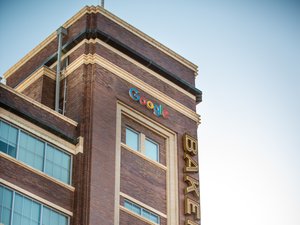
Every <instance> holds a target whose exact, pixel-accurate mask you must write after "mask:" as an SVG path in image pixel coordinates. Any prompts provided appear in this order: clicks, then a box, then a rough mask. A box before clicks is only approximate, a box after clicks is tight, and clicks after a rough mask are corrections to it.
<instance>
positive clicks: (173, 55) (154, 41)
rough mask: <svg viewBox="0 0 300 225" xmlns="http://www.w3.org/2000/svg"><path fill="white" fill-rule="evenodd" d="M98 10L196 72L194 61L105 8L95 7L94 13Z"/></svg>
mask: <svg viewBox="0 0 300 225" xmlns="http://www.w3.org/2000/svg"><path fill="white" fill-rule="evenodd" d="M98 12H99V13H101V14H102V15H104V16H106V17H107V18H109V19H111V20H112V21H114V22H115V23H117V24H118V25H120V26H122V27H124V28H125V29H126V30H128V31H130V32H131V33H133V34H134V35H136V36H138V37H139V38H141V39H143V40H144V41H146V42H148V43H149V44H151V45H152V46H153V47H155V48H157V49H159V50H161V51H162V52H164V53H165V54H167V55H168V56H171V57H172V58H173V59H175V60H177V61H178V62H180V63H181V64H183V65H185V66H186V67H188V68H190V69H191V70H193V71H194V72H195V74H197V71H198V67H197V65H195V64H194V63H192V62H190V61H188V60H187V59H185V58H184V57H182V56H181V55H179V54H177V53H176V52H174V51H173V50H171V49H170V48H168V47H166V46H165V45H163V44H161V43H159V42H158V41H156V40H155V39H153V38H151V37H150V36H148V35H147V34H145V33H144V32H142V31H140V30H138V29H137V28H135V27H133V26H132V25H130V24H128V23H127V22H125V21H124V20H122V19H120V18H119V17H117V16H115V15H114V14H112V13H111V12H109V11H107V10H105V9H104V8H103V7H97V8H96V10H95V13H98Z"/></svg>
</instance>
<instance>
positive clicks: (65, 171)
mask: <svg viewBox="0 0 300 225" xmlns="http://www.w3.org/2000/svg"><path fill="white" fill-rule="evenodd" d="M70 166H71V157H70V155H68V154H66V153H64V152H62V151H60V150H58V149H57V148H55V147H52V146H50V145H47V151H46V165H45V173H47V174H49V175H50V176H53V177H55V178H56V179H58V180H60V181H62V182H65V183H70Z"/></svg>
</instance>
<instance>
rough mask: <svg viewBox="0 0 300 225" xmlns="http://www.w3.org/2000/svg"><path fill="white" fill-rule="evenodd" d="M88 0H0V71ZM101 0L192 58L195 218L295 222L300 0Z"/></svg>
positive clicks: (249, 223) (232, 224)
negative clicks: (195, 69) (198, 214)
mask: <svg viewBox="0 0 300 225" xmlns="http://www.w3.org/2000/svg"><path fill="white" fill-rule="evenodd" d="M95 4H98V2H97V1H94V0H93V1H88V0H86V1H79V0H73V1H68V0H52V1H41V0H39V1H38V0H26V1H18V0H9V1H5V0H0V32H1V35H0V50H1V51H0V75H2V74H3V73H4V72H5V71H6V70H7V69H9V68H10V67H11V66H12V65H13V64H14V63H16V62H17V61H18V60H19V59H21V58H22V57H23V56H24V55H25V54H26V53H28V52H29V51H30V50H31V49H32V48H33V47H35V46H36V45H37V44H39V43H40V42H41V41H42V40H44V39H45V38H46V37H47V36H48V35H49V34H51V33H52V32H53V31H54V30H56V29H57V28H58V27H59V26H60V25H62V24H63V23H64V22H65V21H66V20H67V19H69V18H70V17H71V16H73V15H74V14H75V13H76V12H77V11H79V10H80V9H81V8H82V7H83V6H84V5H95ZM105 8H106V9H108V10H109V11H111V12H112V13H114V14H115V15H117V16H118V17H120V18H122V19H123V20H125V21H127V22H128V23H130V24H131V25H133V26H135V27H137V28H138V29H140V30H142V31H143V32H145V33H146V34H148V35H150V36H151V37H153V38H155V39H156V40H158V41H159V42H161V43H163V44H164V45H166V46H167V47H169V48H171V49H173V50H174V51H175V52H177V53H179V54H181V55H182V56H184V57H185V58H187V59H189V60H190V61H192V62H193V63H195V64H197V65H198V66H199V75H198V77H197V80H196V81H197V82H196V83H197V87H198V88H199V89H201V90H202V91H203V102H202V103H201V104H199V105H198V108H197V110H198V113H199V114H200V115H201V117H202V124H201V125H200V126H199V137H198V138H199V148H200V180H201V204H202V225H221V224H222V225H253V224H255V225H300V119H299V116H300V100H299V98H300V1H296V0H244V1H242V0H227V1H226V0H209V1H204V0H186V1H179V0H173V1H171V0H164V1H159V0H153V1H141V0H126V1H125V0H122V1H117V0H106V1H105Z"/></svg>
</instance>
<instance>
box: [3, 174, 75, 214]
mask: <svg viewBox="0 0 300 225" xmlns="http://www.w3.org/2000/svg"><path fill="white" fill-rule="evenodd" d="M0 183H2V184H4V185H5V186H7V187H9V188H11V189H14V190H15V191H18V192H20V193H22V194H24V195H26V196H28V197H30V198H32V199H34V200H36V201H39V202H41V203H43V204H45V205H48V206H50V207H52V208H54V209H56V210H58V211H60V212H62V213H65V214H67V215H68V216H73V213H72V212H71V211H69V210H67V209H65V208H62V207H61V206H58V205H56V204H54V203H52V202H50V201H48V200H46V199H44V198H41V197H39V196H37V195H35V194H33V193H31V192H29V191H26V190H25V189H23V188H21V187H19V186H17V185H15V184H12V183H10V182H8V181H6V180H3V179H2V178H0Z"/></svg>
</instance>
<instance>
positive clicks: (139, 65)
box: [50, 38, 196, 101]
mask: <svg viewBox="0 0 300 225" xmlns="http://www.w3.org/2000/svg"><path fill="white" fill-rule="evenodd" d="M91 43H92V44H100V45H102V46H103V47H105V48H107V49H108V50H110V51H112V52H114V53H116V54H118V55H119V56H121V57H122V58H124V59H126V60H127V61H129V62H131V63H133V64H134V65H136V66H138V67H139V68H141V69H143V70H144V71H146V72H147V73H150V74H151V75H153V76H155V77H156V78H158V79H160V80H161V81H163V82H165V83H166V84H168V85H170V86H172V87H173V88H175V89H176V90H178V91H180V92H181V93H183V94H185V95H187V96H188V97H190V98H191V99H193V100H194V101H196V97H195V95H193V94H191V93H189V92H188V91H186V90H185V89H183V88H181V87H179V86H178V85H176V84H174V83H173V82H171V81H169V80H168V79H166V78H164V77H163V76H161V75H160V74H158V73H156V72H154V71H153V70H150V69H149V68H147V67H146V66H144V65H142V64H140V63H139V62H137V61H136V60H134V59H132V58H130V57H128V56H127V55H125V54H124V53H122V52H120V51H119V50H117V49H115V48H113V47H111V46H110V45H108V44H106V43H105V42H103V41H101V40H100V39H98V38H96V39H89V40H88V39H84V40H82V41H81V42H80V43H78V44H77V45H76V46H75V47H74V48H72V49H71V50H70V51H68V52H67V53H66V54H65V55H63V56H62V60H64V59H65V58H66V57H68V56H69V55H71V54H72V53H73V52H74V51H76V50H77V49H78V48H79V47H81V46H82V45H83V44H91ZM56 64H57V62H55V63H53V64H52V65H51V66H50V68H51V69H53V68H54V67H55V66H56ZM63 78H64V77H62V78H61V79H63ZM54 79H55V74H54Z"/></svg>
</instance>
